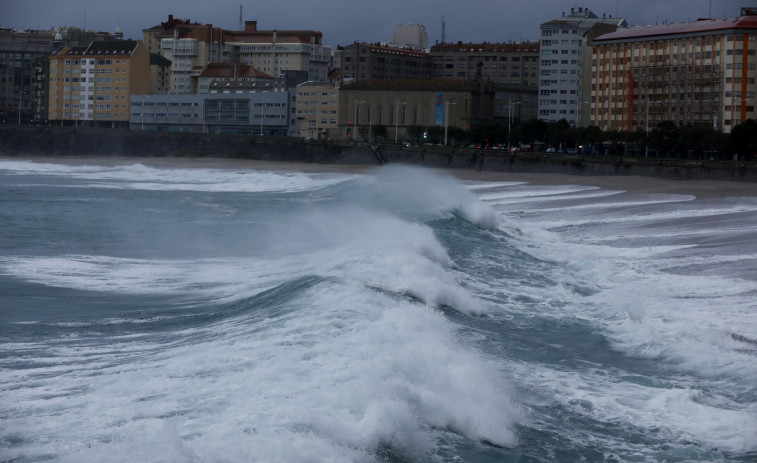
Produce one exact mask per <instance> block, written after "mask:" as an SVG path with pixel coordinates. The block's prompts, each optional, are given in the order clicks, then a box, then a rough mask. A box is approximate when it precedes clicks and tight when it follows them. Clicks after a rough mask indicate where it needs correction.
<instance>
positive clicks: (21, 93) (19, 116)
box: [18, 88, 27, 125]
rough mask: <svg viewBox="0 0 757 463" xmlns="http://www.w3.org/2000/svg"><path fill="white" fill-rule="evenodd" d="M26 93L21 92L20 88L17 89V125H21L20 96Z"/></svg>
mask: <svg viewBox="0 0 757 463" xmlns="http://www.w3.org/2000/svg"><path fill="white" fill-rule="evenodd" d="M24 93H27V92H25V91H23V90H22V89H21V88H19V89H18V125H21V96H22V95H23V94H24Z"/></svg>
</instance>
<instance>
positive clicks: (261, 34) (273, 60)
mask: <svg viewBox="0 0 757 463" xmlns="http://www.w3.org/2000/svg"><path fill="white" fill-rule="evenodd" d="M223 40H224V56H227V59H226V61H231V62H240V63H244V64H247V65H249V66H252V67H254V68H255V69H258V70H260V71H262V72H264V73H266V74H269V75H271V76H273V77H281V76H282V75H284V74H285V73H286V72H287V71H307V73H308V80H313V81H318V80H326V78H327V76H328V72H329V64H330V63H331V47H329V46H327V45H324V44H323V33H321V32H319V31H313V30H258V27H257V21H245V26H244V31H223Z"/></svg>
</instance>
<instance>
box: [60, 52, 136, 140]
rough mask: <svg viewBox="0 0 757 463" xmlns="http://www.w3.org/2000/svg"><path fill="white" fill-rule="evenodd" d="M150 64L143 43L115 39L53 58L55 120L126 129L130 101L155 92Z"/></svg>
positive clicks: (68, 123) (63, 123)
mask: <svg viewBox="0 0 757 463" xmlns="http://www.w3.org/2000/svg"><path fill="white" fill-rule="evenodd" d="M149 66H150V57H149V55H148V53H147V49H146V48H145V46H144V45H143V44H142V42H137V41H132V40H113V41H104V42H92V43H91V44H90V45H89V46H87V47H73V48H71V47H63V48H62V49H61V50H60V51H58V52H57V53H55V54H53V55H51V56H50V78H49V105H48V118H49V121H50V122H51V123H56V124H60V125H87V126H101V127H126V126H127V125H128V121H129V97H130V96H131V95H134V94H147V93H148V92H149V90H150V81H149Z"/></svg>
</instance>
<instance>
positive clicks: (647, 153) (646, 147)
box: [644, 95, 661, 157]
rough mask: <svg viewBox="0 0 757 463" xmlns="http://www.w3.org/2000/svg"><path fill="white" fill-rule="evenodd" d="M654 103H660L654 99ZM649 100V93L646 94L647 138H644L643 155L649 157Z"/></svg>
mask: <svg viewBox="0 0 757 463" xmlns="http://www.w3.org/2000/svg"><path fill="white" fill-rule="evenodd" d="M655 103H657V104H660V103H661V102H660V101H656V102H655ZM650 104H651V102H650V101H649V95H647V121H646V126H647V128H646V132H647V138H646V140H645V141H646V143H645V144H646V146H645V147H644V157H649V105H650Z"/></svg>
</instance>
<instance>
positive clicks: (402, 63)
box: [321, 42, 431, 80]
mask: <svg viewBox="0 0 757 463" xmlns="http://www.w3.org/2000/svg"><path fill="white" fill-rule="evenodd" d="M339 49H340V50H341V51H342V78H344V79H355V80H363V79H428V78H430V77H431V57H430V56H429V54H428V53H426V52H422V51H418V50H413V49H411V48H399V47H393V46H388V45H381V44H378V43H358V42H355V43H353V44H352V45H346V46H343V47H341V46H340V47H339ZM321 80H325V79H321Z"/></svg>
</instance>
